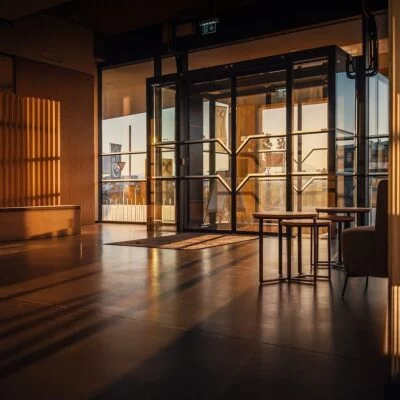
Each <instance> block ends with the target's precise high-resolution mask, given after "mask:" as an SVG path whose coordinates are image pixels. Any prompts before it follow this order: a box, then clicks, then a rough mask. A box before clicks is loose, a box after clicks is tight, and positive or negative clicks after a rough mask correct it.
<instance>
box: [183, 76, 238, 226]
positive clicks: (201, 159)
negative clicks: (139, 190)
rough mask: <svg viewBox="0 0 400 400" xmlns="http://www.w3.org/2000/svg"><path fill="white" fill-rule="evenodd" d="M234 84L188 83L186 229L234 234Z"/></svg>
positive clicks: (227, 81)
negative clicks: (232, 91) (232, 132)
mask: <svg viewBox="0 0 400 400" xmlns="http://www.w3.org/2000/svg"><path fill="white" fill-rule="evenodd" d="M231 103H232V99H231V81H230V79H221V80H215V81H211V82H210V81H206V82H197V83H189V84H188V87H187V107H188V108H187V111H188V114H187V123H188V124H187V127H188V129H187V132H186V136H185V137H184V138H183V141H182V143H181V145H182V154H184V157H185V158H184V160H185V162H184V167H183V171H184V175H183V178H184V182H183V184H184V196H185V201H184V203H185V204H184V206H185V208H186V210H187V213H186V228H187V229H196V230H198V229H201V230H221V231H224V230H228V231H230V230H232V171H231V167H232V143H231V142H232V139H231Z"/></svg>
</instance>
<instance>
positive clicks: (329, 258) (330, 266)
mask: <svg viewBox="0 0 400 400" xmlns="http://www.w3.org/2000/svg"><path fill="white" fill-rule="evenodd" d="M331 240H332V238H331V227H329V229H328V277H329V280H331V269H332V265H331V262H332V260H331Z"/></svg>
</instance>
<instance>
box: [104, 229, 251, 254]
mask: <svg viewBox="0 0 400 400" xmlns="http://www.w3.org/2000/svg"><path fill="white" fill-rule="evenodd" d="M255 239H257V236H248V235H232V234H229V235H228V234H226V235H225V234H218V233H178V234H176V235H168V236H159V237H155V238H145V239H137V240H128V241H126V242H115V243H107V244H108V245H115V246H134V247H154V248H158V249H173V250H202V249H207V248H209V247H216V246H224V245H229V244H237V243H242V242H247V241H249V240H255Z"/></svg>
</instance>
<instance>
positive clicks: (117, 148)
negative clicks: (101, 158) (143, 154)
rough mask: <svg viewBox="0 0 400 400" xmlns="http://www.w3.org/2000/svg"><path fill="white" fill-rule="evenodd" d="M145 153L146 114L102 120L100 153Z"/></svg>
mask: <svg viewBox="0 0 400 400" xmlns="http://www.w3.org/2000/svg"><path fill="white" fill-rule="evenodd" d="M131 151H146V113H145V112H143V113H140V114H135V115H128V116H123V117H118V118H111V119H107V120H103V123H102V152H103V153H120V152H131Z"/></svg>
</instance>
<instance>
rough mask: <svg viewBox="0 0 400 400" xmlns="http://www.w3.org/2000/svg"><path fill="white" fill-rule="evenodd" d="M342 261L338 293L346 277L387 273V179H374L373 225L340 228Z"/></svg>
mask: <svg viewBox="0 0 400 400" xmlns="http://www.w3.org/2000/svg"><path fill="white" fill-rule="evenodd" d="M342 245H343V263H344V268H345V271H346V278H345V281H344V285H343V291H342V296H344V293H345V291H346V285H347V280H348V278H350V277H366V282H365V288H366V289H367V287H368V277H369V276H375V277H380V278H385V277H387V276H388V181H387V180H381V181H380V182H379V183H378V192H377V199H376V217H375V225H373V226H357V227H354V228H349V229H345V230H344V231H343V232H342Z"/></svg>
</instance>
